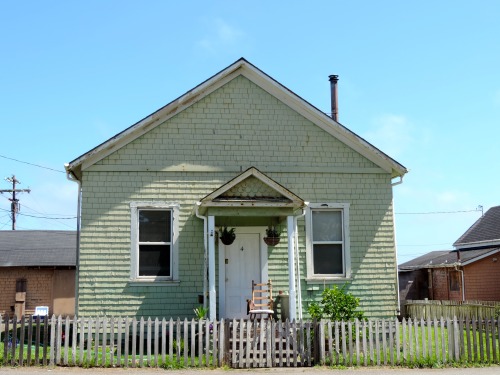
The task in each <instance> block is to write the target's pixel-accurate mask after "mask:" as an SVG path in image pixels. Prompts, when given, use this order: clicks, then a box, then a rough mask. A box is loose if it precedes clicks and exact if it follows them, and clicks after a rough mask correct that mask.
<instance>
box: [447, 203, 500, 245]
mask: <svg viewBox="0 0 500 375" xmlns="http://www.w3.org/2000/svg"><path fill="white" fill-rule="evenodd" d="M499 245H500V206H496V207H492V208H490V209H489V210H488V211H486V213H485V214H484V215H483V216H482V217H480V218H479V219H478V220H477V221H476V222H475V223H474V224H472V226H471V227H470V228H469V229H467V231H466V232H465V233H464V234H462V236H460V238H459V239H458V240H456V241H455V243H454V244H453V246H455V247H457V248H470V247H480V246H481V247H482V246H490V247H491V246H499Z"/></svg>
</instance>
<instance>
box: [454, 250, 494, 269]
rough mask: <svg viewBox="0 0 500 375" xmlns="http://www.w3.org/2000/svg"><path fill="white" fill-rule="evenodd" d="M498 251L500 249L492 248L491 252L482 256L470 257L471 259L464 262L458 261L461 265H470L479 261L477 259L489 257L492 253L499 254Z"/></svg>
mask: <svg viewBox="0 0 500 375" xmlns="http://www.w3.org/2000/svg"><path fill="white" fill-rule="evenodd" d="M497 253H500V249H494V250H492V251H490V252H487V253H485V254H483V255H480V256H478V257H476V258H473V259H469V260H467V261H465V262H463V263H458V265H459V266H467V265H469V264H471V263H474V262H477V261H479V260H481V259H484V258H487V257H489V256H491V255H494V254H497Z"/></svg>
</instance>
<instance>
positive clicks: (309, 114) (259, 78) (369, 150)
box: [69, 59, 407, 177]
mask: <svg viewBox="0 0 500 375" xmlns="http://www.w3.org/2000/svg"><path fill="white" fill-rule="evenodd" d="M240 74H241V75H243V76H245V77H246V78H248V79H249V80H251V81H252V82H254V83H255V84H256V85H258V86H260V87H261V88H262V89H263V90H265V91H267V92H268V93H270V94H271V95H273V96H274V97H276V98H277V99H279V100H280V101H282V102H283V103H284V104H286V105H288V106H289V107H291V108H292V109H294V110H295V111H297V112H298V113H300V114H301V115H303V116H304V117H305V118H307V119H308V120H310V121H311V122H313V123H314V124H316V125H317V126H319V127H320V128H321V129H323V130H325V131H326V132H327V133H329V134H330V135H332V136H333V137H335V138H337V139H338V140H340V141H341V142H343V143H345V144H346V145H347V146H349V147H350V148H352V149H353V150H355V151H357V152H359V153H360V154H361V155H363V156H364V157H366V158H367V159H369V160H371V161H372V162H373V163H375V164H376V165H378V166H379V167H381V168H383V169H384V170H386V171H387V172H388V173H391V175H392V176H393V177H396V176H402V175H404V174H405V173H407V170H406V168H404V167H403V166H402V165H401V164H399V163H398V162H396V161H395V160H394V159H392V158H391V157H389V156H388V155H386V154H384V153H383V152H382V151H380V150H379V149H377V148H376V147H374V146H373V145H371V144H370V143H368V142H367V141H365V140H364V139H363V138H361V137H359V136H358V135H357V134H355V133H353V132H351V131H350V130H348V129H347V128H345V127H344V126H342V125H340V124H339V123H338V122H336V121H334V120H333V119H331V118H330V117H328V116H327V115H325V114H324V113H323V112H321V111H319V110H318V109H317V108H315V107H314V106H312V105H311V104H309V103H308V102H306V101H305V100H304V99H302V98H301V97H299V96H298V95H296V94H294V93H293V92H292V91H290V90H288V89H287V88H286V87H285V86H283V85H281V84H280V83H278V82H277V81H275V80H273V79H272V78H271V77H270V76H268V75H266V74H265V73H263V72H262V71H260V70H259V69H257V68H256V67H255V66H253V65H252V64H250V63H248V62H247V61H246V60H244V59H239V60H238V61H236V62H235V63H233V64H232V65H230V66H229V67H227V68H226V69H224V70H222V71H221V72H219V73H217V74H216V75H214V76H212V77H211V78H210V79H208V80H207V81H205V82H203V83H202V84H200V85H198V86H196V87H195V88H193V89H192V90H190V91H188V92H187V93H185V94H184V95H182V96H180V97H179V98H177V99H176V100H174V101H172V102H171V103H169V104H167V105H166V106H164V107H163V108H161V109H159V110H158V111H156V112H154V113H153V114H151V115H149V116H148V117H146V118H144V119H143V120H141V121H139V122H137V123H136V124H134V125H132V126H131V127H130V128H128V129H126V130H125V131H123V132H121V133H119V134H117V135H116V136H114V137H112V138H110V139H109V140H108V141H106V142H104V143H103V144H101V145H99V146H97V147H96V148H94V149H93V150H91V151H89V152H87V153H86V154H84V155H82V156H80V157H78V158H77V159H75V160H74V161H72V162H71V163H70V166H69V169H70V170H72V171H75V170H76V169H78V168H80V169H82V170H83V169H86V168H88V167H90V166H91V165H93V164H95V163H97V162H98V161H100V160H102V159H103V158H105V157H106V156H109V155H110V154H111V153H113V152H115V151H116V150H117V149H119V148H121V147H123V146H124V145H126V144H128V143H130V142H132V141H133V140H135V139H137V138H138V137H140V136H141V135H143V134H145V133H146V132H148V131H150V130H151V129H153V128H155V127H156V126H158V125H159V124H161V123H163V122H165V121H167V120H168V119H170V118H171V117H173V116H175V115H176V114H178V113H179V112H181V111H183V110H184V109H186V108H187V107H189V106H191V105H192V104H194V103H196V102H197V101H199V100H201V99H203V98H204V97H205V96H207V95H209V94H210V93H212V92H213V91H215V90H217V89H218V88H220V87H221V86H223V85H224V84H226V83H227V82H229V81H231V80H232V79H234V78H235V77H237V76H238V75H240ZM77 174H79V173H77Z"/></svg>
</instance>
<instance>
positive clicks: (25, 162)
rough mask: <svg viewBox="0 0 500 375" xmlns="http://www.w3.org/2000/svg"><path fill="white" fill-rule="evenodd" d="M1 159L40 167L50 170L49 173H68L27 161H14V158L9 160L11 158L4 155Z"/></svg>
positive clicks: (0, 156)
mask: <svg viewBox="0 0 500 375" xmlns="http://www.w3.org/2000/svg"><path fill="white" fill-rule="evenodd" d="M0 158H4V159H9V160H13V161H17V162H18V163H23V164H28V165H32V166H34V167H38V168H43V169H48V170H49V171H53V172H59V173H66V172H64V171H61V170H59V169H54V168H50V167H44V166H43V165H38V164H34V163H29V162H27V161H22V160H18V159H14V158H9V157H7V156H4V155H0Z"/></svg>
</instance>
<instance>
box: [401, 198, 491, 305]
mask: <svg viewBox="0 0 500 375" xmlns="http://www.w3.org/2000/svg"><path fill="white" fill-rule="evenodd" d="M453 245H454V246H455V250H451V251H433V252H430V253H428V254H425V255H423V256H421V257H418V258H415V259H413V260H410V261H408V262H406V263H403V264H400V265H399V267H398V270H399V293H400V299H401V300H407V299H424V298H429V299H433V300H455V301H462V300H483V301H500V288H498V287H497V286H498V285H500V261H499V260H500V254H499V253H500V206H496V207H492V208H490V209H489V210H488V211H487V212H486V213H485V214H484V215H483V216H482V217H481V218H479V219H478V220H477V221H476V222H475V223H474V224H473V225H472V226H471V227H470V228H469V229H468V230H467V231H466V232H465V233H464V234H463V235H462V236H460V238H459V239H458V240H457V241H456V242H455V243H454V244H453Z"/></svg>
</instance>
